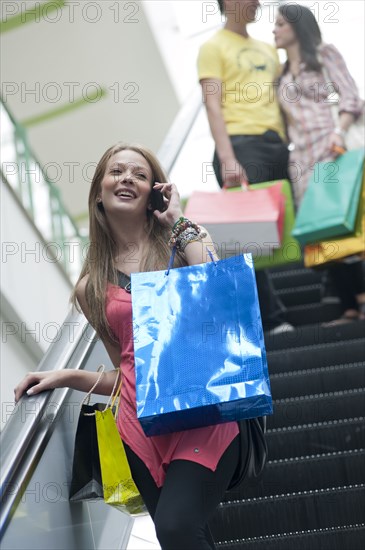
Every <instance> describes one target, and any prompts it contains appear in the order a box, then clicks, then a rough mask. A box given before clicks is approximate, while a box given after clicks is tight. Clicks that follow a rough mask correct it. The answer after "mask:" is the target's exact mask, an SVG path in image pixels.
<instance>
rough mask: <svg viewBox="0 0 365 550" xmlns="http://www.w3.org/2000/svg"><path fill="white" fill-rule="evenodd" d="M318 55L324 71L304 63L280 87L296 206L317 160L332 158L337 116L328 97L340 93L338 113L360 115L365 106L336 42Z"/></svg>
mask: <svg viewBox="0 0 365 550" xmlns="http://www.w3.org/2000/svg"><path fill="white" fill-rule="evenodd" d="M319 57H320V62H321V63H322V65H323V67H324V71H323V72H316V71H306V70H305V67H304V64H303V63H302V64H301V65H300V71H299V74H298V75H297V76H296V77H294V76H293V75H292V74H291V73H290V72H287V73H285V74H284V75H283V76H282V77H281V79H280V83H279V87H278V98H279V102H280V105H281V108H282V110H283V112H284V115H285V119H286V124H287V132H288V137H289V141H290V142H291V143H292V147H293V150H292V151H291V152H290V157H289V174H290V178H291V180H292V183H293V190H294V198H295V202H296V205H297V206H298V205H299V203H300V201H301V199H302V198H303V195H304V192H305V190H306V188H307V185H308V182H309V179H310V176H311V174H312V170H314V169H315V165H316V163H318V162H328V161H331V160H333V154H332V152H331V149H330V141H329V134H331V133H332V132H333V130H334V128H335V126H336V124H337V121H336V117H337V115H336V113H335V110H336V107H335V108H333V106H332V104H333V101H332V102H331V101H330V99H329V96H330V95H331V94H333V93H334V92H336V93H337V96H338V111H339V112H342V111H346V112H348V113H352V114H354V115H355V116H358V115H360V114H361V112H362V109H363V101H362V100H361V99H360V97H359V94H358V90H357V87H356V84H355V81H354V79H353V78H352V76H351V75H350V73H349V71H348V69H347V66H346V64H345V61H344V59H343V57H342V55H341V54H340V52H339V51H338V50H337V49H336V48H335V47H334V46H333V45H329V44H323V45H322V46H321V47H320V49H319ZM329 80H330V81H329Z"/></svg>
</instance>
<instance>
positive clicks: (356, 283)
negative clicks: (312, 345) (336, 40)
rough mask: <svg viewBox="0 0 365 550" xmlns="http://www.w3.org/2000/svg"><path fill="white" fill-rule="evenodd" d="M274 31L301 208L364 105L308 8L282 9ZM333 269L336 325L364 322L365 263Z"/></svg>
mask: <svg viewBox="0 0 365 550" xmlns="http://www.w3.org/2000/svg"><path fill="white" fill-rule="evenodd" d="M273 32H274V37H275V43H276V47H277V48H283V49H285V50H286V53H287V61H286V63H285V64H284V67H283V72H282V75H281V77H280V80H279V85H278V99H279V102H280V105H281V108H282V111H283V113H284V117H285V120H286V128H287V134H288V138H289V141H290V142H291V146H290V149H291V151H290V156H289V175H290V179H291V181H292V185H293V192H294V200H295V204H296V207H297V208H298V206H299V204H300V202H301V200H302V198H303V196H304V193H305V191H306V189H307V186H308V183H309V180H310V177H311V175H312V171H313V170H315V169H316V164H317V163H319V162H330V161H332V160H334V159H335V158H336V157H337V156H338V155H339V154H341V153H343V152H345V149H346V145H345V138H346V132H347V131H348V129H349V128H350V126H351V125H352V124H353V123H354V122H355V121H356V119H357V118H358V117H359V116H360V115H361V113H362V111H363V109H364V102H363V100H362V99H361V98H360V96H359V94H358V90H357V87H356V84H355V81H354V79H353V78H352V76H351V75H350V73H349V71H348V68H347V66H346V63H345V61H344V59H343V57H342V55H341V54H340V52H339V51H338V50H337V49H336V48H335V47H334V46H333V45H330V44H324V43H323V42H322V36H321V31H320V28H319V26H318V23H317V21H316V19H315V17H314V15H313V13H312V12H311V11H310V10H309V9H308V8H306V7H304V6H300V5H298V4H287V5H285V4H284V5H282V6H280V7H279V9H278V15H277V19H276V23H275V28H274V31H273ZM334 93H335V94H336V95H337V96H338V107H339V109H338V112H339V116H338V120H337V121H336V120H335V117H334V113H333V108H332V107H331V102H330V101H329V96H330V95H331V94H334ZM329 271H330V275H331V278H332V280H333V283H334V285H335V287H336V290H337V293H338V295H339V297H340V299H341V302H342V306H343V315H342V317H341V319H340V320H337V321H335V322H336V323H343V322H351V321H353V320H358V319H365V286H364V277H363V271H362V263H361V262H360V261H355V262H351V263H348V262H346V261H345V262H338V263H336V264H334V265H333V266H331V268H330V270H329Z"/></svg>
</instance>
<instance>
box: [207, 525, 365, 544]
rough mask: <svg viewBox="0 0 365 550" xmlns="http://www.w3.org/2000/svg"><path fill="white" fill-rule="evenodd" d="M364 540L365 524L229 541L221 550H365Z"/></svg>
mask: <svg viewBox="0 0 365 550" xmlns="http://www.w3.org/2000/svg"><path fill="white" fill-rule="evenodd" d="M364 540H365V524H363V523H362V524H357V525H340V526H336V527H332V528H328V529H313V530H310V531H303V530H300V531H297V532H295V533H284V534H282V535H272V536H266V537H250V538H247V539H240V540H235V541H233V540H229V541H225V542H220V543H218V544H217V550H218V548H221V549H222V550H293V548H295V550H308V549H309V548H310V549H311V550H363V548H364Z"/></svg>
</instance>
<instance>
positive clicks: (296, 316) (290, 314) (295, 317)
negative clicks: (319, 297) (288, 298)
mask: <svg viewBox="0 0 365 550" xmlns="http://www.w3.org/2000/svg"><path fill="white" fill-rule="evenodd" d="M341 314H342V307H341V304H340V303H330V304H323V303H319V304H306V305H301V306H294V307H290V308H288V309H287V311H286V312H285V319H286V320H287V321H288V323H291V324H292V325H294V326H301V325H310V324H314V323H327V322H329V321H333V320H334V319H338V318H339V317H340V316H341Z"/></svg>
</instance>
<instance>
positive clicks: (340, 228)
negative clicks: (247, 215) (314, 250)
mask: <svg viewBox="0 0 365 550" xmlns="http://www.w3.org/2000/svg"><path fill="white" fill-rule="evenodd" d="M363 164H364V150H363V149H356V150H353V151H348V152H347V153H345V154H344V155H342V156H340V157H339V158H337V159H336V160H333V161H331V162H322V163H318V164H316V166H315V168H314V170H313V175H312V178H311V180H310V182H309V185H308V189H307V191H306V192H305V195H304V197H303V200H302V203H301V205H300V207H299V210H298V213H297V218H296V221H295V225H294V229H293V231H292V235H293V237H295V238H296V239H297V240H298V241H299V242H300V243H301V244H302V245H305V244H311V243H316V242H319V241H323V240H327V239H330V238H333V237H343V236H345V235H349V234H350V233H353V231H354V228H355V222H356V213H357V209H358V204H359V200H360V192H361V182H362V174H363Z"/></svg>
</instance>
